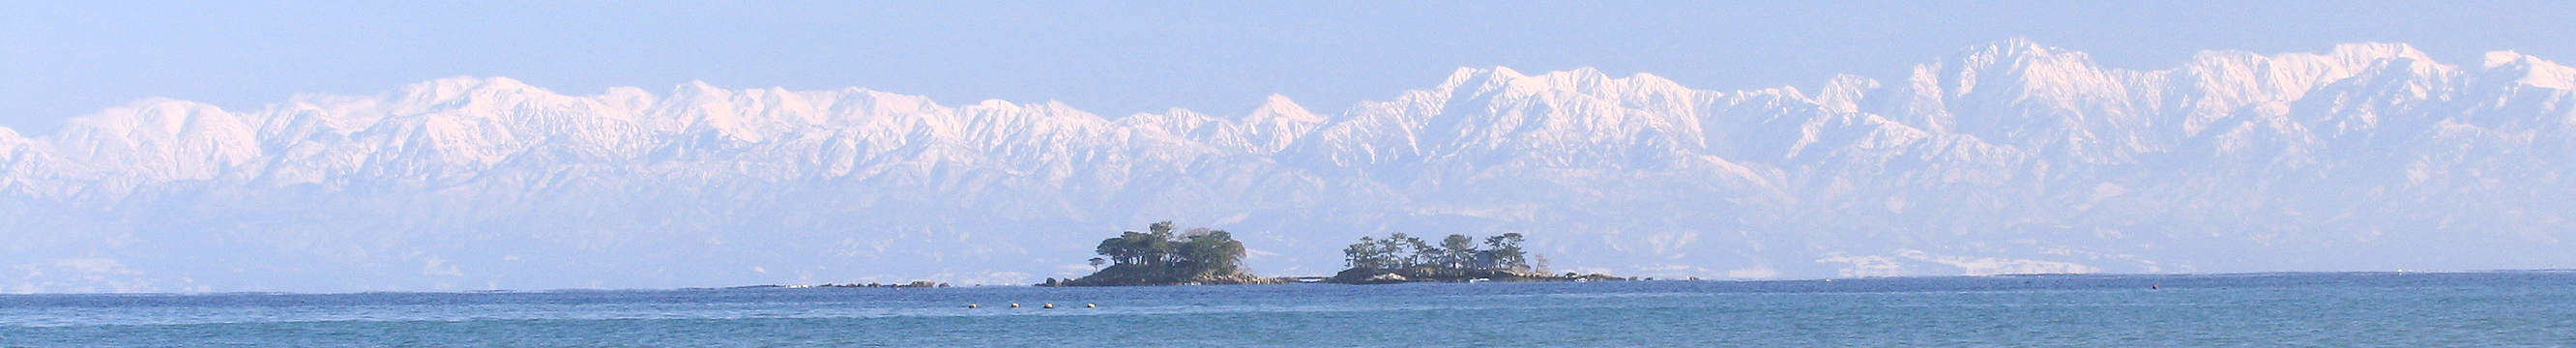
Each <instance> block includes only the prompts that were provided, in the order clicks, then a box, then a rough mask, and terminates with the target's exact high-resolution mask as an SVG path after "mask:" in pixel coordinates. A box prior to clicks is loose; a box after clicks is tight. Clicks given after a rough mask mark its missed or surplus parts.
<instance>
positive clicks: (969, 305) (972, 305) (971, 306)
mask: <svg viewBox="0 0 2576 348" xmlns="http://www.w3.org/2000/svg"><path fill="white" fill-rule="evenodd" d="M966 308H975V304H973V303H968V304H966Z"/></svg>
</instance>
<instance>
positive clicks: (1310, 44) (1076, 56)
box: [0, 1, 2576, 135]
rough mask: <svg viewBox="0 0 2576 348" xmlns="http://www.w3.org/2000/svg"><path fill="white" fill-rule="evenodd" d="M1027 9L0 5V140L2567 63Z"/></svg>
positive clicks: (2037, 19) (2291, 13)
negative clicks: (880, 106) (656, 99)
mask: <svg viewBox="0 0 2576 348" xmlns="http://www.w3.org/2000/svg"><path fill="white" fill-rule="evenodd" d="M1927 3H1929V2H1894V1H1889V2H1857V3H1831V4H1822V5H1819V4H1815V3H1812V2H1805V1H1800V2H1783V3H1715V2H1623V3H1616V4H1598V3H1591V2H1506V3H1485V2H1404V3H1394V4H1381V3H1378V2H1275V3H1237V2H1114V3H1095V2H1035V3H959V2H935V3H928V4H922V3H882V2H868V3H859V4H842V3H838V2H725V3H663V2H653V3H609V2H567V3H548V4H537V5H528V4H521V3H520V2H516V1H489V2H483V1H477V2H461V3H443V2H434V3H412V4H391V5H388V4H377V3H373V2H367V3H363V4H351V3H343V2H320V1H316V2H273V3H256V4H237V3H232V2H224V3H177V4H172V3H129V2H108V1H101V2H85V1H74V2H53V1H47V2H20V1H9V2H7V6H6V7H5V8H6V10H5V11H0V22H4V23H0V81H5V82H0V126H8V127H13V128H17V129H19V130H21V132H22V133H27V134H29V135H42V134H46V133H50V132H51V131H52V130H53V129H54V128H57V127H58V126H59V124H60V123H61V121H62V120H63V119H65V118H68V117H71V116H75V115H79V114H85V113H89V112H93V111H96V110H99V109H101V108H105V107H109V106H114V105H119V104H123V103H125V102H128V101H131V100H134V99H138V98H145V97H155V96H159V97H170V98H178V99H187V100H197V101H204V102H210V103H214V104H216V105H219V106H223V107H225V108H232V109H244V108H256V107H258V106H260V105H262V104H266V103H271V102H276V101H280V100H283V99H285V98H286V97H287V96H288V95H291V94H294V93H299V92H320V93H339V94H370V93H376V92H382V91H387V90H391V89H394V88H397V87H399V86H401V85H404V84H408V83H412V82H418V81H422V80H427V79H431V78H437V77H443V76H454V75H474V76H509V77H514V78H518V79H521V80H525V81H527V82H529V83H531V84H534V85H537V86H542V87H547V88H551V89H554V90H555V91H557V92H563V93H570V94H589V93H597V92H599V91H601V90H603V89H605V88H607V87H612V86H639V87H644V88H646V89H647V90H651V91H655V92H657V93H660V92H662V91H666V90H668V89H669V88H670V86H672V85H675V84H679V83H683V82H687V81H690V80H705V81H708V82H710V83H714V84H716V85H718V86H723V87H727V88H746V87H769V86H783V87H788V88H793V89H822V88H834V87H841V86H859V87H866V88H872V89H878V90H885V91H890V92H896V93H905V94H920V95H928V96H931V97H933V98H935V99H937V100H939V101H941V102H942V103H947V104H959V103H969V102H973V101H976V100H982V99H988V98H1000V99H1006V100H1012V101H1018V102H1038V101H1045V100H1060V101H1064V102H1066V103H1069V104H1072V105H1074V106H1075V107H1078V108H1082V109H1085V110H1090V111H1093V112H1097V113H1101V114H1103V115H1105V116H1111V117H1116V116H1119V115H1125V114H1129V113H1134V112H1149V111H1161V110H1163V109H1164V108H1167V107H1174V106H1178V107H1186V108H1191V109H1196V110H1200V111H1203V112H1209V113H1215V114H1239V113H1242V112H1244V111H1246V110H1247V109H1249V108H1251V107H1253V106H1254V105H1255V104H1257V103H1259V102H1260V100H1261V98H1262V97H1263V96H1265V95H1268V94H1270V93H1280V94H1285V95H1288V96H1289V97H1291V98H1294V99H1296V100H1298V101H1299V102H1300V103H1303V104H1305V105H1306V106H1308V107H1310V108H1314V109H1316V110H1317V111H1320V112H1327V113H1331V112H1338V111H1340V110H1342V109H1343V108H1345V107H1347V106H1349V105H1350V104H1351V103H1353V102H1357V101H1361V100H1384V99H1388V98H1391V97H1392V96H1394V95H1395V93H1396V92H1397V91H1401V90H1405V89H1416V88H1424V87H1429V86H1431V85H1432V84H1434V83H1437V82H1438V80H1439V79H1440V77H1441V76H1443V75H1445V74H1447V73H1448V72H1449V70H1450V69H1453V68H1456V67H1459V66H1480V67H1481V66H1494V65H1502V66H1511V67H1514V68H1518V69H1521V70H1524V71H1546V70H1562V69H1570V68H1575V67H1583V66H1592V67H1598V68H1600V69H1602V70H1604V71H1607V72H1609V73H1612V74H1619V75H1625V74H1631V73H1637V72H1649V73H1654V74H1657V75H1663V76H1666V77H1669V78H1672V79H1674V80H1678V81H1680V82H1682V83H1683V84H1685V85H1689V86H1692V87H1695V88H1702V89H1720V90H1731V89H1744V88H1761V87H1769V86H1778V85H1794V86H1800V87H1802V88H1803V87H1812V86H1814V85H1816V84H1818V83H1821V82H1822V81H1823V80H1825V79H1826V78H1828V77H1830V76H1832V75H1833V74H1836V73H1854V74H1860V75H1864V76H1871V77H1879V78H1886V77H1892V76H1896V75H1897V74H1899V73H1901V72H1903V71H1905V70H1906V69H1907V68H1908V67H1909V66H1911V65H1913V64H1916V63H1922V62H1927V61H1930V60H1933V59H1935V58H1937V57H1940V56H1943V55H1946V54H1949V53H1952V52H1955V51H1957V50H1959V49H1960V48H1962V47H1965V46H1968V45H1974V44H1980V43H1986V42H1991V41H1995V40H2000V39H2004V38H2008V37H2014V36H2024V37H2029V38H2031V39H2033V40H2036V41H2038V42H2040V43H2042V44H2047V45H2053V46H2060V47H2066V48H2070V49H2075V50H2081V51H2087V52H2091V53H2093V54H2094V55H2095V57H2096V58H2097V59H2099V60H2100V61H2101V62H2102V63H2104V64H2106V65H2110V66H2113V67H2120V68H2132V69H2156V68H2167V67H2171V66H2174V65H2176V64H2179V63H2180V62H2182V61H2184V60H2185V59H2188V58H2189V57H2190V56H2191V55H2192V53H2193V52H2196V51H2200V50H2204V49H2243V50H2251V51H2257V52H2265V53H2277V52H2286V51H2322V50H2325V49H2327V48H2328V47H2330V46H2331V45H2332V44H2334V43H2341V42H2359V41H2386V42H2405V43H2412V44H2415V45H2417V47H2421V48H2423V49H2425V50H2427V51H2430V52H2431V53H2433V54H2434V55H2435V57H2436V58H2438V59H2442V60H2445V61H2447V62H2450V63H2454V64H2466V63H2475V61H2474V60H2472V59H2473V58H2474V57H2477V56H2478V54H2479V53H2481V52H2484V51H2487V50H2506V49H2510V50H2517V51H2522V52H2524V53H2530V54H2535V55H2539V56H2541V57H2544V58H2549V59H2553V60H2559V61H2562V62H2563V61H2569V60H2576V5H2571V4H2570V3H2568V2H2490V1H2480V2H2346V1H2331V2H2296V3H2266V4H2241V3H2238V2H2234V1H2221V2H2173V1H2152V2H2118V3H2114V2H2085V1H2075V2H2068V1H2031V2H1938V3H1937V4H1927Z"/></svg>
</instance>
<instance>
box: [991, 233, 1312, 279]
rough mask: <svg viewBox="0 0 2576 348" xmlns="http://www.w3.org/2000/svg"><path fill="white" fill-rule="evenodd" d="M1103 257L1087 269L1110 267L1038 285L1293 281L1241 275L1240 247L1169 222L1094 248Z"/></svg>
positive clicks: (1225, 236)
mask: <svg viewBox="0 0 2576 348" xmlns="http://www.w3.org/2000/svg"><path fill="white" fill-rule="evenodd" d="M1093 250H1094V251H1096V252H1099V253H1100V255H1101V257H1098V258H1092V259H1091V264H1092V266H1094V267H1098V266H1100V265H1101V264H1103V263H1107V264H1110V265H1109V267H1108V268H1103V269H1100V271H1098V272H1094V273H1092V274H1091V275H1088V276H1083V277H1081V278H1074V279H1063V280H1059V279H1055V278H1047V280H1046V283H1041V284H1038V285H1039V286H1143V285H1203V284H1277V283H1287V282H1292V281H1293V280H1291V279H1287V278H1265V277H1261V276H1255V275H1252V273H1251V272H1246V271H1244V270H1243V265H1242V262H1243V256H1244V252H1245V250H1244V248H1243V242H1239V241H1235V240H1234V234H1232V233H1226V232H1225V231H1222V230H1209V229H1207V228H1192V229H1189V230H1187V231H1181V232H1178V233H1175V232H1173V231H1172V222H1171V221H1164V222H1157V223H1154V224H1153V225H1151V226H1148V227H1146V229H1145V232H1136V231H1127V232H1126V233H1123V234H1121V235H1119V236H1118V237H1115V238H1109V239H1104V240H1101V241H1100V246H1099V247H1096V248H1093Z"/></svg>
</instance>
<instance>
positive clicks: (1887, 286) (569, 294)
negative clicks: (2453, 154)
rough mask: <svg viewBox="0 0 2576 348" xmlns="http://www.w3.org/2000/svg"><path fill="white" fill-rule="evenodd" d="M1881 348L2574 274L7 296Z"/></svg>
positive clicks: (223, 315) (18, 298)
mask: <svg viewBox="0 0 2576 348" xmlns="http://www.w3.org/2000/svg"><path fill="white" fill-rule="evenodd" d="M2151 287H2153V289H2151ZM1013 302H1017V303H1019V304H1021V305H1022V306H1023V307H1022V308H1018V309H1011V308H1009V305H1010V304H1011V303H1013ZM969 303H974V304H980V305H981V306H982V307H983V308H978V309H968V308H966V305H967V304H969ZM1045 303H1054V304H1055V305H1057V306H1058V308H1056V309H1040V308H1038V307H1039V306H1041V305H1042V304H1045ZM1086 303H1091V304H1098V305H1099V306H1100V307H1099V308H1081V307H1082V306H1083V305H1084V304H1086ZM1891 345H1894V346H2407V347H2420V346H2571V345H2576V273H2571V272H2555V271H2529V272H2475V273H2286V274H2239V275H2082V276H2073V275H2069V276H2058V275H2051V276H2004V277H1936V278H1880V279H1838V280H1833V281H1768V282H1735V281H1637V282H1595V283H1521V284H1501V283H1480V284H1403V285H1376V286H1346V285H1317V284H1303V285H1266V286H1190V287H1142V288H1032V287H963V288H947V289H885V288H859V289H699V290H651V291H550V292H500V293H361V294H331V295H308V294H209V295H6V296H0V346H10V347H19V346H26V347H70V346H83V347H183V346H184V347H223V346H244V347H296V346H305V347H374V346H406V347H420V346H428V347H442V346H453V347H485V346H520V347H618V346H637V347H659V346H670V347H782V346H785V347H794V346H1116V347H1127V346H1618V347H1625V346H1891Z"/></svg>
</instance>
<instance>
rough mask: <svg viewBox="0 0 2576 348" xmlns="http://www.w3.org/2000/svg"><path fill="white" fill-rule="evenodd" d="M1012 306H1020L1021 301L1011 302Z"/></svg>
mask: <svg viewBox="0 0 2576 348" xmlns="http://www.w3.org/2000/svg"><path fill="white" fill-rule="evenodd" d="M1011 308H1020V303H1019V302H1012V303H1011Z"/></svg>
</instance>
